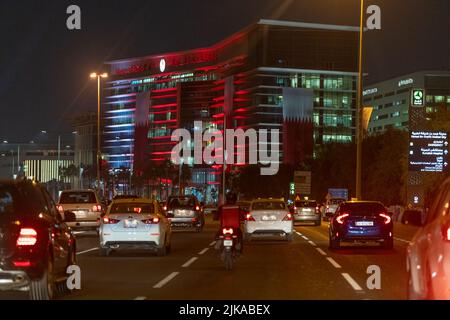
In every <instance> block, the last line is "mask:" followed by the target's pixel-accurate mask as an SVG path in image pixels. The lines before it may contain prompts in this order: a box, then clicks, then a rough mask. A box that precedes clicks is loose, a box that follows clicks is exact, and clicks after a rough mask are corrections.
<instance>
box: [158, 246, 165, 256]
mask: <svg viewBox="0 0 450 320" xmlns="http://www.w3.org/2000/svg"><path fill="white" fill-rule="evenodd" d="M166 254H167V246H166V245H164V246H163V247H162V248H158V249H157V251H156V255H157V256H158V257H164V256H165V255H166Z"/></svg>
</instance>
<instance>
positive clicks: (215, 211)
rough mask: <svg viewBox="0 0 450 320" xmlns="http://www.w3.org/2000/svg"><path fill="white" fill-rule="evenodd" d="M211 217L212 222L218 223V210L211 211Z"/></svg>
mask: <svg viewBox="0 0 450 320" xmlns="http://www.w3.org/2000/svg"><path fill="white" fill-rule="evenodd" d="M212 216H213V220H214V221H218V220H219V210H213V211H212Z"/></svg>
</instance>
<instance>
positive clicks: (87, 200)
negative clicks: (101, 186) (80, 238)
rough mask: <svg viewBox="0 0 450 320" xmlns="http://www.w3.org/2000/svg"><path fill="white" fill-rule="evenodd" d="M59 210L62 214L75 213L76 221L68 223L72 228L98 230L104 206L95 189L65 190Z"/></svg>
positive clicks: (60, 198)
mask: <svg viewBox="0 0 450 320" xmlns="http://www.w3.org/2000/svg"><path fill="white" fill-rule="evenodd" d="M58 210H59V212H60V213H61V214H64V212H66V211H71V212H73V213H75V216H76V221H74V222H70V223H67V224H68V226H69V227H71V228H72V229H77V230H97V229H98V227H99V226H100V216H101V214H102V212H103V206H102V203H101V201H100V198H99V196H98V195H97V192H95V191H94V190H91V189H86V190H64V191H63V192H61V196H60V197H59V202H58Z"/></svg>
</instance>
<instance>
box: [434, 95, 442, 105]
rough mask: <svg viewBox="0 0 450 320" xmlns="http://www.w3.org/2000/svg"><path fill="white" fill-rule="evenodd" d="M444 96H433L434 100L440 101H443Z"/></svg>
mask: <svg viewBox="0 0 450 320" xmlns="http://www.w3.org/2000/svg"><path fill="white" fill-rule="evenodd" d="M444 100H445V96H434V102H436V103H441V102H444Z"/></svg>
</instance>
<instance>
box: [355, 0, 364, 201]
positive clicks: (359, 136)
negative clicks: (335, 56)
mask: <svg viewBox="0 0 450 320" xmlns="http://www.w3.org/2000/svg"><path fill="white" fill-rule="evenodd" d="M363 33H364V0H361V11H360V19H359V57H358V89H357V97H356V198H357V199H358V200H362V196H361V179H362V139H363V135H362V82H363V81H362V67H363V65H362V64H363Z"/></svg>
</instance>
